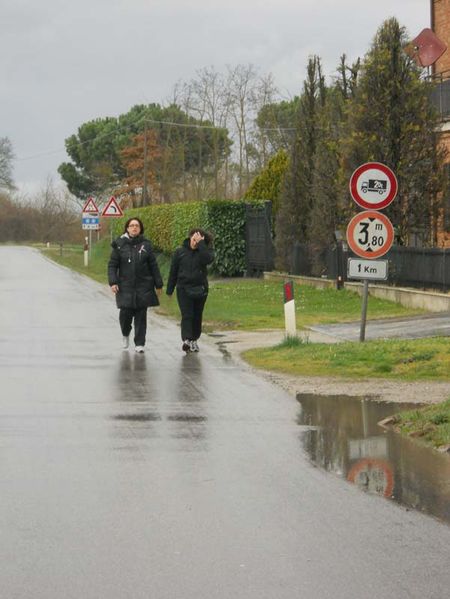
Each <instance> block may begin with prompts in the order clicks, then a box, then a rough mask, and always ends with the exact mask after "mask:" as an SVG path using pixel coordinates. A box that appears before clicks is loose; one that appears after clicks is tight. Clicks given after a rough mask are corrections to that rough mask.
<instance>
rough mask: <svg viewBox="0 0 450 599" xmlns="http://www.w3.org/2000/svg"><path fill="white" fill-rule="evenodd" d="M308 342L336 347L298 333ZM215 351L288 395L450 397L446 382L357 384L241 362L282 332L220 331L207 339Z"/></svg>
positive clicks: (400, 399) (418, 399) (438, 399)
mask: <svg viewBox="0 0 450 599" xmlns="http://www.w3.org/2000/svg"><path fill="white" fill-rule="evenodd" d="M302 334H303V336H304V337H307V338H308V339H309V340H310V341H311V342H316V343H317V342H328V343H338V342H339V340H338V339H336V338H335V337H330V336H328V335H323V334H321V333H315V332H311V331H310V332H306V333H302ZM209 337H210V339H211V340H212V341H214V342H215V343H216V344H217V345H218V347H219V349H220V350H221V351H222V352H223V353H224V354H226V355H228V356H229V357H230V358H232V359H233V360H236V361H238V362H240V363H241V364H242V365H245V367H246V368H249V369H251V370H253V371H254V372H257V373H258V374H259V375H260V376H262V377H264V378H265V379H267V380H269V381H271V382H273V383H276V384H277V385H279V386H280V387H282V388H283V389H285V390H286V391H287V392H288V393H291V394H292V395H296V394H297V393H314V394H316V395H351V396H358V397H366V398H373V399H377V400H383V401H395V402H398V403H402V402H409V403H422V404H423V403H427V404H432V403H438V402H441V401H444V400H446V399H448V398H449V397H450V382H448V383H447V382H441V381H436V382H433V381H424V382H403V381H390V380H386V379H366V380H361V381H355V380H353V379H352V380H345V379H340V378H339V379H337V378H332V377H309V376H292V375H290V374H282V373H279V372H273V371H267V370H259V369H255V368H252V367H251V366H250V365H249V364H247V362H245V361H244V360H243V359H242V357H241V353H242V352H243V351H245V350H247V349H252V348H257V347H269V346H272V345H276V344H277V343H280V341H282V339H283V338H284V331H272V330H271V331H258V332H253V331H252V332H248V331H220V332H217V333H212V334H211V335H209Z"/></svg>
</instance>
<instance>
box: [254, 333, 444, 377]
mask: <svg viewBox="0 0 450 599" xmlns="http://www.w3.org/2000/svg"><path fill="white" fill-rule="evenodd" d="M243 357H244V358H245V359H246V360H247V361H248V362H249V363H250V364H252V365H253V366H255V367H256V368H262V369H267V370H276V371H278V372H285V373H287V374H291V375H303V376H332V377H341V378H350V379H367V378H381V377H382V378H384V379H390V380H403V381H420V380H435V381H448V380H450V339H449V338H448V337H433V338H426V339H401V340H400V339H386V340H376V341H367V342H365V343H352V342H345V343H333V344H327V343H308V342H305V341H301V340H299V341H298V342H294V343H293V342H292V341H287V342H284V343H282V344H280V345H277V346H275V347H270V348H264V349H251V350H248V351H246V352H245V353H244V354H243Z"/></svg>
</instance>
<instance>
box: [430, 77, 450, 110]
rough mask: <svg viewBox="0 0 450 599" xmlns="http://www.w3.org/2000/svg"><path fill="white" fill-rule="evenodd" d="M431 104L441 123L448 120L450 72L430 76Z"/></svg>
mask: <svg viewBox="0 0 450 599" xmlns="http://www.w3.org/2000/svg"><path fill="white" fill-rule="evenodd" d="M430 81H431V82H432V83H433V89H432V91H431V102H432V103H433V106H434V107H435V108H436V110H437V111H438V114H439V115H440V116H441V119H442V120H443V121H446V120H450V71H444V72H442V73H438V74H435V75H432V76H431V77H430Z"/></svg>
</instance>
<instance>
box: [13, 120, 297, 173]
mask: <svg viewBox="0 0 450 599" xmlns="http://www.w3.org/2000/svg"><path fill="white" fill-rule="evenodd" d="M141 121H144V122H145V123H152V124H154V125H160V126H161V125H165V126H168V127H185V128H190V129H226V128H227V127H218V126H214V125H197V124H195V123H176V122H174V121H155V120H153V119H147V118H145V117H142V116H141V118H139V119H138V120H136V121H135V122H133V123H129V124H128V125H119V126H118V127H117V128H116V129H114V130H112V131H109V132H108V133H103V134H100V135H96V136H95V137H92V138H90V139H85V140H84V141H80V142H79V143H78V145H80V146H84V145H85V144H88V143H91V142H93V141H96V140H98V139H104V138H105V137H110V136H111V135H114V134H116V133H117V131H118V130H123V129H130V128H131V127H134V126H136V125H138V124H139V123H140V122H141ZM258 130H259V131H263V132H273V131H276V132H277V133H284V132H288V131H297V128H296V127H258ZM65 151H66V148H59V149H58V150H46V151H44V152H40V153H39V154H33V155H31V156H23V157H19V158H16V161H17V162H24V161H26V160H34V159H36V158H41V157H42V156H52V155H54V154H60V153H61V152H65Z"/></svg>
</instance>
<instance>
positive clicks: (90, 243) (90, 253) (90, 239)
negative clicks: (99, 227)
mask: <svg viewBox="0 0 450 599" xmlns="http://www.w3.org/2000/svg"><path fill="white" fill-rule="evenodd" d="M91 248H92V229H89V250H88V251H89V258H90V257H91V256H92V250H91Z"/></svg>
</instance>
